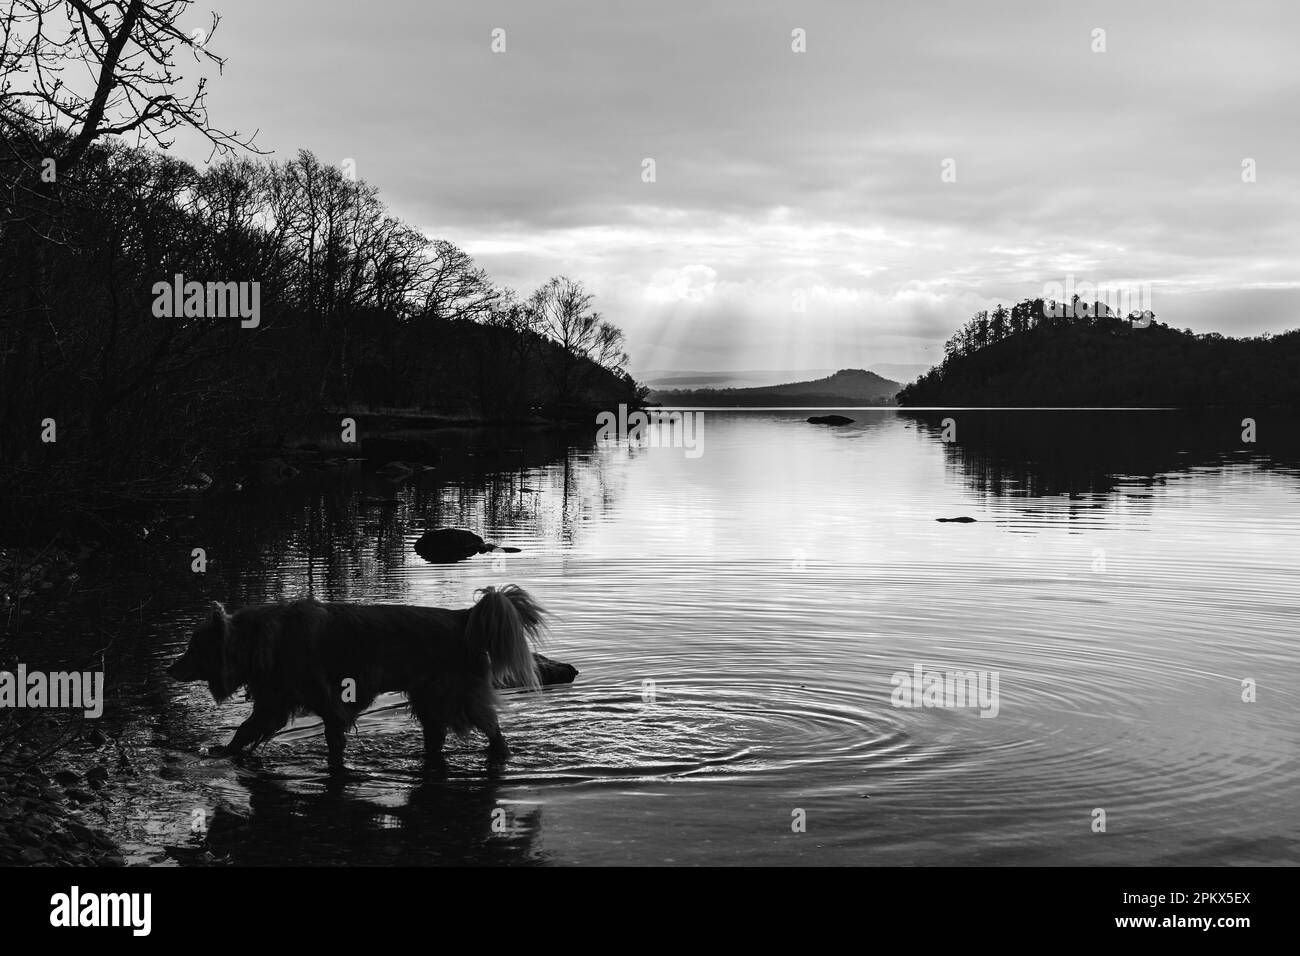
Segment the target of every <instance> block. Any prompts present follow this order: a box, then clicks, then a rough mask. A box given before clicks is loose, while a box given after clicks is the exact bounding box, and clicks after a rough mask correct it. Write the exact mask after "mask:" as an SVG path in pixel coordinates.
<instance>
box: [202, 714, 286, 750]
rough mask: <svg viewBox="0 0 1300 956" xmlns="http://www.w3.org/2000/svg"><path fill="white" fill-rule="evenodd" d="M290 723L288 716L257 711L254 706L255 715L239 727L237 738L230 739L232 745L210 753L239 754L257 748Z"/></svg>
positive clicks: (236, 733) (215, 748) (217, 748)
mask: <svg viewBox="0 0 1300 956" xmlns="http://www.w3.org/2000/svg"><path fill="white" fill-rule="evenodd" d="M288 722H289V718H288V715H282V714H277V713H274V712H273V711H269V710H261V711H259V710H258V709H257V706H256V705H254V706H253V713H252V714H251V715H250V716H249V718H248V719H247V720H246V721H244V722H243V723H242V724H240V725H239V729H238V730H236V731H235V736H234V737H232V738H231V739H230V743H228V744H226V746H224V747H213V748H212V749H211V750H210V751H208V752H209V753H211V754H214V755H230V754H237V753H239V752H241V751H242V750H244V749H245V748H248V747H256V746H257V745H258V744H260V743H262V742H263V741H266V740H270V739H271V738H272V737H274V736H275V732H276V731H277V730H279V729H280V728H281V727H283V726H284V725H285V724H287V723H288Z"/></svg>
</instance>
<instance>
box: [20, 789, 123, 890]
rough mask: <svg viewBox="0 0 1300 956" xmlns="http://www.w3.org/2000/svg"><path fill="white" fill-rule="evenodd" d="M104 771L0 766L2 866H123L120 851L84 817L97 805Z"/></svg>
mask: <svg viewBox="0 0 1300 956" xmlns="http://www.w3.org/2000/svg"><path fill="white" fill-rule="evenodd" d="M107 781H108V771H107V769H105V768H104V767H102V766H100V765H95V766H92V767H91V768H90V769H89V770H87V771H86V773H85V774H81V773H78V772H77V771H75V770H59V771H56V772H55V773H54V775H53V777H51V776H50V775H48V774H46V773H45V772H44V771H43V770H40V769H37V768H31V769H28V770H26V771H23V772H21V773H20V772H16V771H15V770H14V769H13V768H12V767H6V766H2V765H0V833H3V835H4V836H3V839H0V866H122V865H123V862H124V861H123V859H122V852H121V850H120V848H119V847H118V846H117V844H116V843H114V842H113V840H112V839H111V838H110V837H109V836H108V834H107V833H105V832H104V831H103V830H101V829H98V828H96V827H95V826H92V825H90V824H89V823H88V822H87V819H86V815H87V814H88V813H89V812H91V811H92V809H93V807H94V806H95V805H96V804H97V803H98V801H99V793H98V791H99V790H100V789H101V788H103V787H104V786H105V784H106V783H107Z"/></svg>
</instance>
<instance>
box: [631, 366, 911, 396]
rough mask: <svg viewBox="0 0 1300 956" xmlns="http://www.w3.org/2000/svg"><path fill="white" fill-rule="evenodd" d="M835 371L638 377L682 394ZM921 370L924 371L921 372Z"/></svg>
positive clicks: (662, 371)
mask: <svg viewBox="0 0 1300 956" xmlns="http://www.w3.org/2000/svg"><path fill="white" fill-rule="evenodd" d="M834 371H835V369H833V368H818V369H797V370H794V371H791V370H790V369H739V370H737V369H730V370H714V371H707V370H706V371H697V370H694V369H681V370H666V369H659V370H655V371H650V372H645V373H643V374H641V375H639V376H638V377H637V381H639V382H644V383H645V384H646V385H649V386H650V387H651V388H657V389H669V390H672V391H682V390H684V389H688V388H763V387H765V386H768V385H781V384H783V383H785V382H799V381H805V380H808V379H814V378H822V377H824V376H826V375H830V374H832V373H833V372H834ZM922 371H924V369H922Z"/></svg>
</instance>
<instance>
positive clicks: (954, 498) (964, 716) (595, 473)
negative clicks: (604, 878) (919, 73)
mask: <svg viewBox="0 0 1300 956" xmlns="http://www.w3.org/2000/svg"><path fill="white" fill-rule="evenodd" d="M838 411H840V413H841V414H845V415H848V416H849V417H852V418H854V419H855V421H854V422H853V423H852V424H850V425H846V426H842V427H828V426H818V425H812V424H808V423H806V422H805V421H804V419H805V418H806V417H807V416H808V415H809V414H811V413H810V412H808V411H792V410H780V411H763V410H745V411H735V410H731V411H711V410H706V411H704V412H703V415H704V418H703V419H702V426H701V427H702V432H701V438H702V446H701V452H700V453H699V454H698V455H695V454H694V453H692V455H688V454H686V452H685V450H684V449H682V448H674V447H629V445H628V444H627V443H618V442H613V443H609V442H606V443H601V444H597V443H596V441H595V435H596V429H595V427H594V425H593V427H592V428H591V429H590V431H589V432H588V431H585V430H584V431H581V432H578V433H568V434H566V433H556V432H542V431H520V430H485V431H468V430H448V431H446V432H439V433H437V435H436V436H435V438H434V439H433V440H434V441H436V442H440V443H445V444H446V446H447V459H446V460H447V462H448V465H447V466H446V467H444V466H440V467H438V468H436V469H434V470H432V471H427V472H424V473H421V474H419V475H417V476H415V477H414V478H412V479H409V480H407V481H405V482H400V483H392V482H387V481H385V480H384V479H382V478H380V477H378V476H376V475H374V474H373V473H372V472H369V471H367V470H366V469H364V468H363V467H362V466H361V465H360V464H354V465H352V466H350V467H349V468H347V469H343V470H342V471H339V472H333V473H327V474H321V475H315V476H310V477H309V478H307V479H305V480H302V481H300V482H298V483H295V484H292V485H287V486H284V487H279V488H275V489H270V490H267V491H263V492H257V493H254V492H244V493H242V494H237V495H230V496H227V497H225V498H221V499H216V500H211V501H207V502H203V503H201V504H195V505H194V506H193V507H191V508H189V509H188V510H187V512H186V514H185V515H184V516H182V519H183V520H181V521H180V522H179V523H176V524H174V525H172V526H170V527H171V530H169V531H168V532H166V534H165V535H162V534H161V533H160V539H159V541H158V543H157V545H156V546H155V547H154V549H153V551H152V554H153V558H152V560H151V561H150V562H148V563H147V565H142V566H138V567H137V566H132V567H130V568H124V567H123V566H121V564H120V563H119V565H117V566H113V567H106V568H102V569H100V570H99V571H98V572H95V571H93V570H92V571H91V572H88V573H87V575H86V580H85V582H84V589H83V593H82V597H81V600H80V602H78V603H77V604H74V605H71V606H69V608H67V609H66V610H65V613H64V616H63V619H62V621H61V622H60V628H61V630H60V631H59V633H57V634H54V635H51V637H50V640H51V641H54V642H56V644H57V642H58V641H63V642H75V641H77V640H81V641H85V640H86V639H87V636H88V635H91V634H93V633H94V632H95V630H96V628H97V626H98V623H97V622H99V621H100V619H101V617H102V616H103V615H105V614H108V613H109V612H108V611H105V610H104V609H105V608H106V607H107V608H110V609H113V613H116V614H118V615H119V616H122V615H125V616H127V618H128V620H130V621H131V622H132V624H131V626H130V628H129V629H128V633H126V634H123V635H121V636H120V637H119V645H120V646H121V648H122V651H121V653H120V654H119V656H118V658H117V663H116V665H114V667H115V668H116V671H117V672H116V673H114V670H113V669H110V671H109V674H108V683H109V687H110V692H111V696H110V700H109V703H108V709H107V711H106V713H105V716H104V718H103V725H104V728H105V730H106V732H107V733H109V735H110V736H112V737H114V738H115V739H116V740H117V741H118V745H119V749H120V752H121V760H122V764H123V766H124V767H125V768H128V769H129V770H130V771H131V772H132V773H133V774H134V776H131V777H130V778H129V782H128V783H126V784H125V785H123V786H122V787H120V788H119V789H118V790H117V791H116V796H114V798H113V800H114V803H113V806H112V812H111V813H110V815H109V819H108V821H107V823H106V826H107V828H108V829H109V831H110V832H111V833H112V834H113V835H114V836H115V837H116V838H118V839H119V840H121V841H122V842H123V844H124V846H125V848H126V850H127V855H128V858H129V859H130V860H131V861H133V862H150V861H157V860H159V859H161V858H162V854H163V852H164V848H166V847H173V848H179V849H174V850H173V851H172V857H173V858H175V857H178V856H179V857H180V858H182V859H184V857H185V853H187V852H189V850H187V848H196V849H197V848H199V847H202V848H206V849H207V850H208V851H209V852H210V853H211V854H212V855H213V857H214V858H215V859H217V860H218V861H222V862H229V863H233V864H292V863H308V864H345V863H346V864H355V865H383V864H439V863H452V864H455V863H468V862H481V863H493V864H676V865H692V864H719V863H721V864H831V865H944V864H959V865H961V864H1158V865H1193V864H1210V865H1222V864H1279V863H1292V864H1294V863H1296V862H1297V860H1300V848H1298V841H1300V721H1297V714H1298V713H1300V647H1298V646H1297V637H1296V634H1297V626H1298V625H1300V611H1298V610H1297V600H1296V599H1297V594H1298V593H1300V587H1298V585H1300V448H1298V445H1300V441H1298V439H1297V436H1300V427H1297V425H1298V424H1300V423H1298V422H1297V421H1296V420H1295V419H1294V418H1290V417H1286V416H1279V415H1270V414H1269V413H1266V412H1263V411H1261V412H1260V413H1259V414H1258V415H1257V416H1256V420H1257V422H1258V436H1257V440H1256V441H1255V442H1243V441H1242V430H1243V429H1242V425H1241V418H1242V417H1243V415H1242V414H1236V415H1229V414H1212V413H1204V414H1192V413H1187V412H1177V411H1131V410H1130V411H1109V412H1098V411H1015V410H1007V411H963V410H949V411H911V410H901V409H895V408H880V409H850V410H838ZM946 418H951V419H952V427H950V428H949V429H948V430H949V432H950V434H948V435H945V434H944V432H945V423H944V419H946ZM953 428H955V434H951V431H952V429H953ZM945 437H947V438H952V439H953V440H951V441H946V440H945ZM452 462H455V463H457V464H456V465H455V466H454V467H452V465H451V463H452ZM383 498H395V499H396V502H395V503H392V502H390V503H387V504H385V503H382V502H380V501H378V500H377V499H383ZM961 516H967V517H971V518H974V519H976V520H975V521H974V522H970V523H956V522H953V523H947V522H944V523H941V522H938V521H936V520H935V519H936V518H952V517H961ZM435 526H436V527H443V526H453V527H465V528H470V529H472V530H475V531H478V532H480V533H481V534H482V535H483V537H485V538H486V539H487V540H489V541H494V542H497V543H500V544H504V545H509V546H513V547H517V548H520V549H521V551H520V553H518V554H508V555H503V554H496V555H493V554H485V555H479V556H477V557H474V558H472V559H470V560H467V561H464V562H461V563H459V564H452V565H435V564H429V563H427V562H425V561H424V560H423V559H421V558H419V557H418V556H417V555H416V554H415V553H414V552H413V551H412V548H411V544H412V542H413V541H414V540H415V538H416V537H418V535H419V533H420V531H421V530H422V529H423V528H425V527H435ZM194 547H203V548H204V549H205V551H206V553H207V556H208V561H209V565H208V570H207V572H206V573H204V574H194V573H193V572H192V571H191V570H190V553H191V549H192V548H194ZM502 582H515V583H517V584H519V585H521V586H523V587H525V588H526V589H528V590H529V591H531V592H532V593H533V594H534V595H535V596H536V597H537V598H539V599H540V600H541V601H542V602H543V603H544V604H545V605H546V606H547V607H548V608H550V610H551V611H553V612H554V615H555V619H554V623H553V626H552V635H551V640H550V643H549V645H548V646H546V647H544V648H543V650H544V651H545V652H546V653H547V654H548V655H549V656H551V657H554V658H556V659H558V660H562V661H566V662H569V663H571V664H573V665H575V666H576V667H577V668H578V669H579V670H580V672H581V673H580V674H579V676H578V678H577V680H576V682H575V683H574V684H573V685H572V686H568V687H560V688H552V689H548V690H546V691H544V692H542V693H537V694H526V693H520V692H511V693H509V694H508V695H507V703H506V706H505V707H504V708H503V712H502V724H503V729H504V731H505V734H506V736H507V738H508V739H509V740H510V743H511V746H512V748H513V750H514V757H513V758H512V760H511V761H510V762H509V763H508V764H506V765H505V767H504V768H502V769H501V770H499V771H495V772H489V771H488V768H487V764H486V762H485V759H484V754H483V747H484V741H483V740H482V739H478V738H476V739H473V740H470V741H468V742H457V741H455V740H454V739H451V740H449V742H448V746H449V751H448V755H449V772H448V774H447V776H446V777H445V778H430V777H427V776H426V775H425V774H423V773H422V764H421V738H420V733H419V727H418V725H416V724H415V723H414V722H413V721H412V720H411V719H410V718H409V717H408V716H407V714H406V712H405V708H404V707H403V706H402V705H401V700H400V698H395V697H393V698H388V697H385V698H381V699H380V701H379V702H377V704H376V706H375V708H374V709H373V710H372V711H371V712H370V713H368V714H367V715H365V716H364V717H363V718H362V719H361V721H360V723H359V725H358V732H357V733H355V734H353V735H351V736H350V737H349V741H348V751H347V758H348V763H349V765H350V766H351V767H352V768H353V769H354V770H356V771H357V772H358V777H357V778H356V779H353V780H349V781H347V782H345V783H343V784H336V783H334V782H331V781H330V779H329V778H328V777H327V776H326V774H325V772H324V767H325V745H324V739H323V736H322V734H321V732H320V729H319V727H318V725H317V724H316V722H315V721H314V720H312V719H308V720H302V721H299V722H298V723H296V724H295V725H293V726H292V727H291V728H289V729H288V730H286V731H285V732H283V733H282V734H281V735H280V736H279V737H277V738H276V739H275V740H273V741H272V742H270V743H269V744H267V745H266V746H265V747H264V748H263V749H262V750H261V751H260V752H259V754H258V755H257V757H255V758H253V759H250V760H247V761H245V762H243V763H242V764H239V765H236V764H234V763H232V762H231V761H230V760H229V759H224V758H216V757H208V756H205V755H203V753H202V752H201V748H203V747H205V746H208V745H212V744H216V743H224V742H225V741H226V740H227V739H229V736H230V734H231V733H232V732H233V730H234V728H235V727H236V726H237V725H238V724H239V723H240V722H241V720H242V719H243V718H244V717H245V716H247V713H248V711H249V707H250V705H248V704H247V703H244V702H242V700H237V701H232V702H229V703H227V704H224V705H222V706H219V707H218V706H216V705H214V704H213V702H212V700H211V698H210V697H209V696H208V695H207V692H206V689H204V688H201V687H200V686H198V685H180V684H177V683H175V682H173V681H170V680H168V679H167V678H166V677H165V676H164V675H163V674H162V669H163V667H164V666H165V665H166V664H167V663H168V662H169V661H170V660H171V659H172V658H174V657H175V656H176V655H177V654H179V652H180V651H181V649H182V648H183V646H184V644H185V643H186V641H187V640H188V637H189V632H190V630H191V628H192V627H193V626H194V624H195V623H196V621H197V620H198V619H199V617H200V616H201V615H203V614H204V613H206V607H207V602H208V601H209V600H212V599H218V600H222V601H224V602H226V603H227V604H229V605H232V606H239V605H242V604H246V603H257V602H263V601H270V600H276V599H280V598H289V597H296V596H299V595H304V594H314V595H315V596H316V597H318V598H321V599H323V600H337V601H359V602H360V601H366V602H392V603H415V604H429V605H440V606H466V605H468V603H469V602H470V601H471V600H472V595H473V592H474V590H475V589H476V588H479V587H482V586H483V585H486V584H495V583H502ZM117 619H120V617H119V618H115V620H117ZM934 674H938V675H939V676H940V679H942V677H943V675H945V674H947V675H953V674H956V675H957V676H956V677H955V678H954V679H953V680H950V681H949V683H948V684H947V685H942V684H940V685H934V684H933V683H932V682H931V681H930V680H929V677H928V676H927V675H934ZM964 675H972V676H971V680H972V681H974V680H975V679H976V678H978V680H980V681H983V683H982V684H981V688H982V689H983V690H984V691H985V692H986V694H992V692H993V691H994V690H996V701H995V706H994V705H993V704H994V701H993V700H992V698H989V697H987V696H986V698H985V699H984V700H983V701H982V702H981V701H980V700H979V699H978V696H977V695H976V694H975V691H974V686H975V685H974V683H971V684H970V687H971V688H972V696H971V698H968V699H967V700H965V702H964V704H963V703H962V702H961V701H960V700H958V699H955V698H952V697H951V695H950V694H948V693H947V692H948V691H950V690H951V689H952V688H953V687H954V686H956V685H957V684H960V683H961V682H962V681H964V680H966V679H967V677H966V676H964ZM914 678H916V679H917V684H916V687H915V690H916V691H917V693H916V695H915V697H914V698H910V699H907V700H904V699H903V694H902V691H903V689H904V688H906V687H909V686H911V682H912V680H913V679H914ZM954 681H955V682H956V683H954ZM994 681H996V683H994ZM926 687H928V688H929V689H930V690H933V692H934V694H933V696H928V692H927V693H923V692H922V691H923V689H924V688H926ZM927 698H928V699H927ZM927 702H928V703H929V704H931V706H926V703H927ZM903 703H910V704H915V705H919V706H902V705H901V704H903ZM948 704H955V705H954V706H946V705H948ZM981 704H982V705H981ZM1098 811H1102V813H1099V812H1098ZM1103 813H1104V817H1103ZM196 820H201V821H202V823H201V824H196V823H195V821H196ZM1103 821H1104V831H1103V830H1102V829H1101V827H1102V825H1103Z"/></svg>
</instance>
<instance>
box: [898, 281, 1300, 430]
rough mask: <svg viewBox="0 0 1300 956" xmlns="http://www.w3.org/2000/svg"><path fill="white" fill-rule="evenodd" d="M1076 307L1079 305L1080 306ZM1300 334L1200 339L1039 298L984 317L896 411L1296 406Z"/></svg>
mask: <svg viewBox="0 0 1300 956" xmlns="http://www.w3.org/2000/svg"><path fill="white" fill-rule="evenodd" d="M1074 305H1076V306H1077V305H1078V303H1074ZM1297 361H1300V331H1293V332H1287V333H1285V334H1283V335H1277V336H1270V335H1264V336H1259V337H1255V338H1241V339H1234V338H1227V337H1225V336H1222V335H1219V334H1218V333H1208V334H1204V335H1197V334H1194V333H1193V332H1191V330H1188V329H1184V330H1182V331H1179V330H1177V329H1173V328H1170V327H1169V326H1167V325H1165V324H1163V323H1161V322H1159V321H1156V320H1155V318H1154V316H1153V315H1151V314H1149V313H1148V314H1147V315H1146V317H1145V319H1143V318H1142V317H1141V316H1138V315H1133V314H1130V315H1129V316H1127V317H1125V318H1120V317H1119V316H1118V315H1114V314H1111V313H1110V312H1109V311H1108V310H1107V309H1106V307H1105V305H1104V304H1103V303H1097V304H1096V306H1094V307H1092V308H1090V309H1087V310H1085V309H1083V308H1082V307H1079V308H1069V307H1067V308H1054V303H1048V304H1047V306H1046V308H1044V303H1043V301H1042V300H1041V299H1036V300H1025V301H1024V302H1021V303H1019V304H1018V305H1016V306H1015V307H1013V308H1012V309H1011V310H1005V309H1003V308H1002V307H1001V306H999V307H998V309H996V310H995V311H994V312H993V313H991V314H990V313H986V312H979V313H976V315H975V316H974V317H973V318H972V319H971V320H970V321H969V322H967V323H966V324H965V325H964V326H963V327H962V328H961V329H960V330H959V331H958V332H957V333H955V334H954V335H953V336H952V337H951V338H950V339H949V340H948V344H947V346H946V348H945V358H944V360H943V362H942V363H941V364H939V365H938V366H936V367H935V368H933V369H931V370H930V371H929V372H927V373H926V374H925V375H922V376H921V377H920V378H919V379H917V380H916V381H915V382H913V383H911V384H910V385H908V386H906V387H905V388H904V389H903V390H902V391H901V392H899V394H898V402H899V404H900V405H912V406H918V405H931V406H935V405H944V406H1000V405H1007V406H1035V405H1040V406H1052V405H1067V406H1133V405H1182V406H1203V405H1215V404H1233V405H1237V404H1247V405H1249V404H1257V405H1267V404H1295V403H1300V379H1297V378H1296V376H1295V373H1294V370H1295V368H1296V367H1297V365H1296V363H1297Z"/></svg>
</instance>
